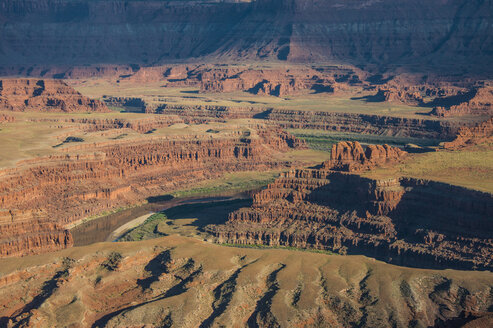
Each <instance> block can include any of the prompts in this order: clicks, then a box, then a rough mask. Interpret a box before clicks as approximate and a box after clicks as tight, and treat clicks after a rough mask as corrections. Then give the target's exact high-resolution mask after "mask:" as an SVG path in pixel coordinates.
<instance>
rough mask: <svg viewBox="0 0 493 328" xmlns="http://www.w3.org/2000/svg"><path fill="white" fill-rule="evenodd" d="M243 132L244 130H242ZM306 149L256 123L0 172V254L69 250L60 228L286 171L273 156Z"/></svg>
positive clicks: (93, 150)
mask: <svg viewBox="0 0 493 328" xmlns="http://www.w3.org/2000/svg"><path fill="white" fill-rule="evenodd" d="M245 128H246V127H245ZM298 147H303V144H302V143H300V142H299V141H298V140H297V139H295V138H294V137H292V136H291V135H288V134H286V133H285V132H282V131H280V130H276V129H272V128H268V129H266V128H265V127H262V126H261V125H257V126H254V127H251V128H250V129H249V130H245V131H236V132H231V133H229V134H223V135H221V136H220V137H214V138H213V137H210V138H207V137H198V136H188V135H184V136H175V137H169V138H163V137H161V138H159V137H158V138H155V137H154V138H153V137H151V138H147V139H145V140H141V141H138V140H137V141H113V142H106V143H99V144H87V145H78V146H72V147H67V148H64V149H63V150H61V151H62V152H66V153H67V154H66V155H64V154H60V155H53V156H49V157H45V158H35V159H31V160H25V161H23V162H19V163H18V164H17V166H16V167H15V168H11V169H4V170H2V171H0V208H2V209H5V210H6V211H7V212H6V213H7V214H6V215H5V216H4V219H2V221H1V224H0V226H1V227H0V255H2V256H10V255H24V254H28V253H34V252H40V251H47V250H52V249H54V248H57V247H66V246H70V244H71V237H70V236H69V234H67V232H66V231H65V230H64V229H63V227H68V226H71V225H73V224H74V223H77V222H78V221H80V220H82V219H83V218H86V217H89V216H91V215H95V214H99V213H101V212H103V211H105V210H110V209H113V208H115V207H121V206H126V205H129V204H134V203H137V202H140V201H143V200H145V199H146V197H149V196H154V195H162V194H167V193H170V192H171V191H173V190H176V189H177V188H183V187H184V186H187V185H191V184H193V183H196V182H198V181H201V180H204V179H209V178H214V177H218V176H220V175H222V174H224V173H226V172H234V171H246V170H264V169H271V168H275V167H281V166H284V165H287V163H285V162H282V161H279V160H277V159H276V157H275V155H276V154H278V153H280V152H285V151H288V150H290V149H293V148H298Z"/></svg>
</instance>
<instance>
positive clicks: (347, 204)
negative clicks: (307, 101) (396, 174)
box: [208, 142, 493, 270]
mask: <svg viewBox="0 0 493 328" xmlns="http://www.w3.org/2000/svg"><path fill="white" fill-rule="evenodd" d="M403 155H404V153H403V152H402V151H400V150H398V149H395V150H394V149H392V147H389V146H387V145H384V146H372V145H370V146H368V147H367V148H366V150H363V149H362V147H361V145H359V144H358V143H346V142H341V143H339V144H337V145H334V146H333V151H332V155H331V159H330V160H329V161H327V162H325V163H323V164H322V165H321V167H320V168H319V169H296V170H292V171H290V172H288V173H285V174H283V175H282V176H281V177H280V178H279V179H277V180H276V181H275V182H274V183H272V184H270V185H269V186H268V187H267V188H266V189H265V190H263V191H261V192H259V193H258V194H257V195H255V196H254V201H253V205H252V207H251V208H243V209H240V210H238V211H236V212H233V213H231V214H230V216H229V219H228V222H227V223H226V224H225V225H217V226H209V227H208V229H209V231H210V232H211V233H212V234H214V235H215V236H216V238H217V241H218V242H222V243H234V244H244V245H249V244H253V245H257V244H265V245H269V246H292V247H299V248H313V249H321V250H329V251H334V252H339V253H341V254H363V255H367V256H371V257H376V258H378V259H381V260H385V261H387V262H390V263H396V264H399V265H405V266H413V267H433V268H450V267H454V268H458V269H469V270H470V269H482V270H485V269H486V270H491V269H492V268H493V267H492V265H493V263H492V262H491V258H492V252H493V244H492V239H491V235H492V229H493V226H492V222H491V217H492V215H493V207H492V204H493V202H492V200H493V198H492V195H491V194H490V193H482V192H479V191H473V190H467V189H465V188H461V187H457V186H452V185H448V184H445V183H439V182H434V181H427V180H419V179H413V178H405V177H403V178H392V179H382V180H375V179H369V178H364V177H361V176H359V175H357V174H353V173H347V172H354V171H358V170H368V169H369V168H371V167H372V166H373V167H374V166H375V165H383V164H385V163H387V164H388V163H391V162H392V161H396V160H399V159H400V158H402V156H403ZM337 171H340V172H337Z"/></svg>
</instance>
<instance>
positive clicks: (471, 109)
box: [431, 86, 493, 117]
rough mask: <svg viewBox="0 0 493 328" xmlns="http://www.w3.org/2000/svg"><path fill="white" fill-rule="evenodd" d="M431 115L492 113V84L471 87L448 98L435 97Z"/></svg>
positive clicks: (485, 114)
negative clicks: (469, 89)
mask: <svg viewBox="0 0 493 328" xmlns="http://www.w3.org/2000/svg"><path fill="white" fill-rule="evenodd" d="M432 104H434V105H435V107H434V108H433V110H432V111H431V115H435V116H439V117H449V116H463V115H482V116H491V115H493V86H484V87H477V88H473V89H472V90H471V91H468V92H464V93H459V94H457V95H455V96H451V97H448V98H438V99H435V100H434V101H433V102H432Z"/></svg>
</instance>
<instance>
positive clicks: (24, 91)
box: [0, 79, 109, 112]
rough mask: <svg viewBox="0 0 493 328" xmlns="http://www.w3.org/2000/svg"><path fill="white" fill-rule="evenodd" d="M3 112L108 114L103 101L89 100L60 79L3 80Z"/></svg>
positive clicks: (0, 104) (0, 87)
mask: <svg viewBox="0 0 493 328" xmlns="http://www.w3.org/2000/svg"><path fill="white" fill-rule="evenodd" d="M0 110H11V111H26V110H27V111H29V110H31V111H38V112H88V111H89V112H107V111H109V109H108V107H106V105H105V104H104V103H102V102H101V101H99V100H94V99H89V98H87V97H85V96H83V95H81V94H80V93H79V92H77V91H75V90H74V89H73V88H72V87H69V86H68V85H67V84H66V83H64V82H63V81H60V80H36V79H3V80H0Z"/></svg>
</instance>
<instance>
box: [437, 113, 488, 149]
mask: <svg viewBox="0 0 493 328" xmlns="http://www.w3.org/2000/svg"><path fill="white" fill-rule="evenodd" d="M482 143H489V144H491V143H493V117H492V118H490V119H489V120H487V121H484V122H482V123H480V124H478V125H476V126H475V127H471V128H467V127H465V128H461V129H459V132H458V133H457V136H456V138H455V139H454V140H453V141H451V142H445V143H444V145H443V147H444V148H445V149H451V150H453V149H458V148H463V147H468V146H474V145H478V144H482Z"/></svg>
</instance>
